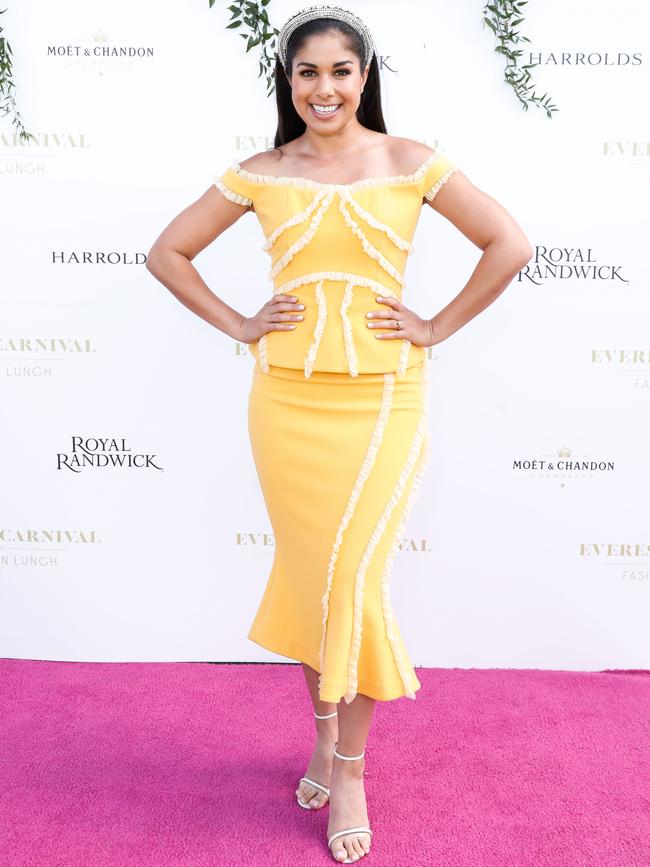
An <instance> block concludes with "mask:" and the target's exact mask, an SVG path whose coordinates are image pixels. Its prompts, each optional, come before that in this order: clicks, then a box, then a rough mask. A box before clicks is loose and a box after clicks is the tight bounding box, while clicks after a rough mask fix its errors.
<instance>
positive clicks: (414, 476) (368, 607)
mask: <svg viewBox="0 0 650 867" xmlns="http://www.w3.org/2000/svg"><path fill="white" fill-rule="evenodd" d="M427 364H428V362H427V361H426V360H425V361H423V362H422V363H420V364H419V365H414V366H413V367H409V368H407V370H406V373H405V374H404V375H403V376H402V377H398V376H397V374H396V373H392V372H391V373H360V374H359V375H358V376H356V377H351V376H350V375H349V374H348V373H337V372H327V371H314V372H312V374H311V376H310V377H308V378H307V377H305V375H304V371H303V370H300V369H294V368H287V367H277V366H274V365H270V367H269V372H268V373H264V372H263V371H262V370H261V368H260V366H259V364H256V365H255V368H254V371H253V378H252V383H251V389H250V393H249V401H248V431H249V436H250V443H251V450H252V454H253V459H254V462H255V466H256V470H257V474H258V477H259V481H260V485H261V489H262V494H263V497H264V502H265V504H266V508H267V511H268V514H269V519H270V522H271V526H272V529H273V535H274V538H275V548H274V559H273V565H272V568H271V573H270V575H269V577H268V582H267V584H266V588H265V590H264V593H263V596H262V598H261V601H260V604H259V608H258V610H257V614H256V615H255V618H254V620H253V624H252V626H251V628H250V631H249V633H248V638H249V639H251V640H252V641H254V642H256V643H257V644H259V645H261V646H262V647H265V648H266V649H267V650H270V651H272V652H274V653H278V654H281V655H282V656H286V657H289V658H290V659H295V660H298V661H300V662H304V663H306V664H307V665H309V666H310V667H311V668H313V669H315V670H316V671H317V672H319V675H320V676H319V698H320V699H321V701H327V702H335V703H338V702H339V701H340V700H341V699H342V698H343V699H344V700H345V701H346V703H349V702H351V701H352V700H353V699H354V697H355V695H356V694H357V692H360V693H362V694H363V695H366V696H369V697H370V698H374V699H377V700H381V701H388V700H391V699H395V698H399V697H401V696H407V697H409V698H413V699H414V698H415V692H416V690H417V689H419V688H420V682H419V680H418V679H417V677H416V674H415V670H414V668H413V665H412V663H411V660H410V658H409V655H408V652H407V650H406V647H405V646H404V642H403V640H402V637H401V635H400V632H399V629H398V627H397V624H396V622H395V619H394V616H393V612H392V609H391V602H390V592H389V582H390V575H391V569H392V564H393V561H394V558H395V556H396V554H397V550H398V546H399V543H400V539H401V537H402V534H403V531H404V528H405V525H406V522H407V520H408V517H409V514H410V511H411V508H412V506H413V503H414V500H415V498H416V496H417V492H418V490H419V487H420V481H421V477H422V473H423V470H424V467H425V466H426V463H427V461H428V452H429V436H430V434H429V428H428V367H427Z"/></svg>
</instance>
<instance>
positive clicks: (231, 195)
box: [214, 177, 253, 206]
mask: <svg viewBox="0 0 650 867" xmlns="http://www.w3.org/2000/svg"><path fill="white" fill-rule="evenodd" d="M214 185H215V187H216V188H217V189H218V190H219V191H220V192H222V193H223V194H224V196H225V197H226V198H227V199H230V201H231V202H237V204H238V205H247V206H250V205H252V204H253V200H252V199H247V198H246V196H240V195H239V193H236V192H235V191H234V190H231V189H230V187H227V186H226V185H225V184H224V183H223V181H222V180H221V178H220V177H218V178H215V181H214Z"/></svg>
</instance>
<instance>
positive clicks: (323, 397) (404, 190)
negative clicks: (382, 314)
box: [214, 151, 457, 703]
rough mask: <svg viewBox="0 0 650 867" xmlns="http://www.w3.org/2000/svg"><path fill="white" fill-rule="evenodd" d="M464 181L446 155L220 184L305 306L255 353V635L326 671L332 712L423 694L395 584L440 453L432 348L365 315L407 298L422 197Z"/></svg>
mask: <svg viewBox="0 0 650 867" xmlns="http://www.w3.org/2000/svg"><path fill="white" fill-rule="evenodd" d="M456 170H457V167H456V165H455V164H454V163H452V162H451V160H450V159H449V158H448V157H447V156H445V155H443V154H442V153H440V152H438V151H433V152H432V153H431V154H430V156H429V157H428V158H427V159H426V160H425V161H424V162H423V163H422V164H421V165H420V166H419V168H418V169H417V170H416V171H415V172H414V173H413V174H411V175H397V176H392V177H381V178H366V179H363V180H359V181H356V182H354V183H349V184H326V183H319V182H316V181H313V180H311V179H307V178H301V177H276V176H271V175H259V174H254V173H252V172H249V171H247V170H246V169H244V168H243V167H242V166H241V165H240V164H239V163H238V162H236V161H233V162H232V164H231V165H230V166H229V168H228V169H226V171H225V172H223V173H222V174H220V175H218V176H217V177H216V178H215V180H214V183H215V185H216V186H217V188H218V189H219V190H220V191H221V192H222V193H223V195H225V196H226V197H227V198H228V199H230V200H231V201H235V202H237V203H239V204H241V205H246V206H251V205H252V207H253V208H254V212H255V214H256V215H257V219H258V221H259V223H260V225H261V227H262V231H263V232H264V236H265V239H266V242H265V244H264V248H263V249H264V250H266V251H267V252H268V253H269V255H270V261H271V269H270V272H269V278H270V279H271V280H272V282H273V292H274V293H275V294H279V293H283V294H284V293H286V294H292V295H295V296H296V297H297V298H298V300H299V302H300V303H303V304H304V305H305V309H304V310H301V311H297V312H300V313H302V314H303V316H304V319H303V320H302V321H298V320H296V328H294V329H287V330H274V331H269V332H267V333H266V334H264V335H263V336H262V337H261V338H260V340H259V341H257V343H254V344H251V353H252V354H253V356H254V358H255V362H256V363H255V367H254V370H253V376H252V384H251V390H250V394H249V403H248V430H249V436H250V442H251V449H252V454H253V458H254V461H255V466H256V469H257V473H258V477H259V480H260V485H261V489H262V493H263V496H264V501H265V504H266V507H267V510H268V514H269V519H270V522H271V526H272V528H273V533H274V538H275V550H274V560H273V565H272V568H271V573H270V575H269V578H268V581H267V584H266V589H265V591H264V594H263V596H262V598H261V601H260V604H259V608H258V610H257V613H256V615H255V619H254V620H253V623H252V626H251V628H250V631H249V633H248V638H249V639H251V640H252V641H254V642H256V643H257V644H259V645H261V646H262V647H265V648H266V649H268V650H270V651H272V652H274V653H278V654H281V655H283V656H286V657H288V658H290V659H295V660H298V661H301V662H305V663H307V665H309V666H311V667H312V668H314V669H315V670H316V671H318V672H319V697H320V699H321V700H322V701H328V702H336V703H338V702H339V701H340V700H341V698H343V699H344V700H345V701H346V702H347V703H349V702H351V701H352V700H353V699H354V697H355V695H356V694H357V692H360V693H362V694H363V695H367V696H369V697H371V698H374V699H377V700H380V701H388V700H391V699H394V698H399V697H401V696H407V697H409V698H413V699H414V698H415V692H416V690H417V689H419V688H420V682H419V680H418V679H417V677H416V674H415V670H414V668H413V665H412V663H411V660H410V658H409V655H408V652H407V650H406V647H405V645H404V642H403V639H402V637H401V634H400V631H399V629H398V627H397V624H396V622H395V619H394V617H393V613H392V609H391V603H390V592H389V581H390V574H391V569H392V564H393V561H394V558H395V556H396V553H397V547H398V544H399V541H400V538H401V536H402V533H403V530H404V527H405V526H406V522H407V520H408V517H409V514H410V512H411V509H412V506H413V502H414V499H415V497H416V495H417V491H418V490H419V485H420V479H421V477H422V473H423V470H424V467H425V465H426V462H427V456H428V439H429V430H428V388H427V385H428V369H427V362H426V350H425V348H424V347H421V346H417V345H415V344H411V343H410V341H408V340H405V339H396V338H390V339H384V340H381V339H377V338H376V337H375V334H376V333H387V329H381V328H368V327H367V324H366V323H367V322H368V319H367V318H366V313H367V312H368V311H370V310H388V309H389V307H388V306H387V305H385V304H383V305H382V304H381V303H379V302H377V301H376V300H375V299H376V297H377V296H379V297H389V296H392V297H397V298H401V297H402V290H403V287H404V270H405V266H406V261H407V257H408V256H409V255H410V254H411V253H412V252H413V251H414V248H413V245H412V240H413V236H414V233H415V228H416V225H417V221H418V218H419V214H420V211H421V208H422V204H423V200H424V199H425V198H426V199H428V200H432V199H433V197H434V196H435V195H436V193H437V192H438V190H439V189H440V187H441V186H442V185H443V184H444V183H445V182H446V180H447V179H448V178H449V177H450V176H451V175H452V174H453V173H454V172H455V171H456ZM405 300H406V299H405Z"/></svg>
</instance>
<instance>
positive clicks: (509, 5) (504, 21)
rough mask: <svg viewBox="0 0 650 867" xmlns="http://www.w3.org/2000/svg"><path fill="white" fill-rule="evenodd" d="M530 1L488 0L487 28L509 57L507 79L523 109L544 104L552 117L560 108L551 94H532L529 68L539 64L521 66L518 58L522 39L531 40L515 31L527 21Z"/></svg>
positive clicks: (498, 46)
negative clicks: (524, 15) (527, 9)
mask: <svg viewBox="0 0 650 867" xmlns="http://www.w3.org/2000/svg"><path fill="white" fill-rule="evenodd" d="M527 2H528V0H492V2H491V3H486V4H485V6H484V7H483V27H485V25H486V24H487V26H488V27H489V28H490V30H491V31H492V32H493V33H494V35H495V36H496V38H497V42H498V45H497V46H496V48H495V49H494V50H495V51H496V52H497V53H498V54H502V55H503V56H504V57H505V58H506V67H505V81H506V83H507V84H509V85H510V86H511V87H512V89H513V90H514V92H515V96H516V97H517V99H518V100H519V102H521V104H522V108H523V109H524V110H525V111H528V105H529V104H532V105H536V106H537V108H542V107H543V108H545V109H546V114H547V116H548V117H549V118H551V117H552V116H553V112H554V111H558V109H557V107H556V106H555V105H552V104H551V102H550V96H548V94H546V93H545V94H544V96H541V97H540V96H536V95H535V92H534V91H533V93H532V95H531V94H530V93H529V91H531V90H533V85H532V84H531V83H530V79H531V75H530V72H529V71H528V70H529V69H532V68H533V67H534V66H539V64H538V63H526V64H524V65H523V66H521V67H520V66H519V60H518V58H519V57H521V55H522V54H523V53H524V52H523V51H522V50H521V49H520V48H519V49H515V46H516V45H518V44H519V43H520V42H530V39H528V37H527V36H520V35H519V32H518V31H517V30H515V27H518V26H519V24H521V22H522V21H523V20H524V17H523V15H522V6H525V5H526V3H527Z"/></svg>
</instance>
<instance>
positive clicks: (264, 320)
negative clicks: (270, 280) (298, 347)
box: [239, 295, 304, 343]
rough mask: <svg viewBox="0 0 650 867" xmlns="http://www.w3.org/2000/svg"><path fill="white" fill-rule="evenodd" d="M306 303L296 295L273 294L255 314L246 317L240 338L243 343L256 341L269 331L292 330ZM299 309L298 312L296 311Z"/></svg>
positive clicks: (299, 318)
mask: <svg viewBox="0 0 650 867" xmlns="http://www.w3.org/2000/svg"><path fill="white" fill-rule="evenodd" d="M302 310H304V304H301V303H299V301H298V299H297V298H296V296H295V295H273V296H272V297H271V298H270V299H269V300H268V301H267V302H266V304H264V306H263V307H262V308H261V309H260V310H259V312H258V313H256V314H255V316H249V317H244V318H243V320H242V323H241V327H240V337H239V339H240V340H241V341H242V343H255V342H256V341H257V340H259V339H260V337H262V336H263V335H264V334H266V333H267V331H291V330H293V329H294V328H295V327H296V326H295V325H294V324H292V322H295V321H300V320H301V319H302V318H303V316H302V313H301V312H300V311H302ZM295 311H298V312H295Z"/></svg>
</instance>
